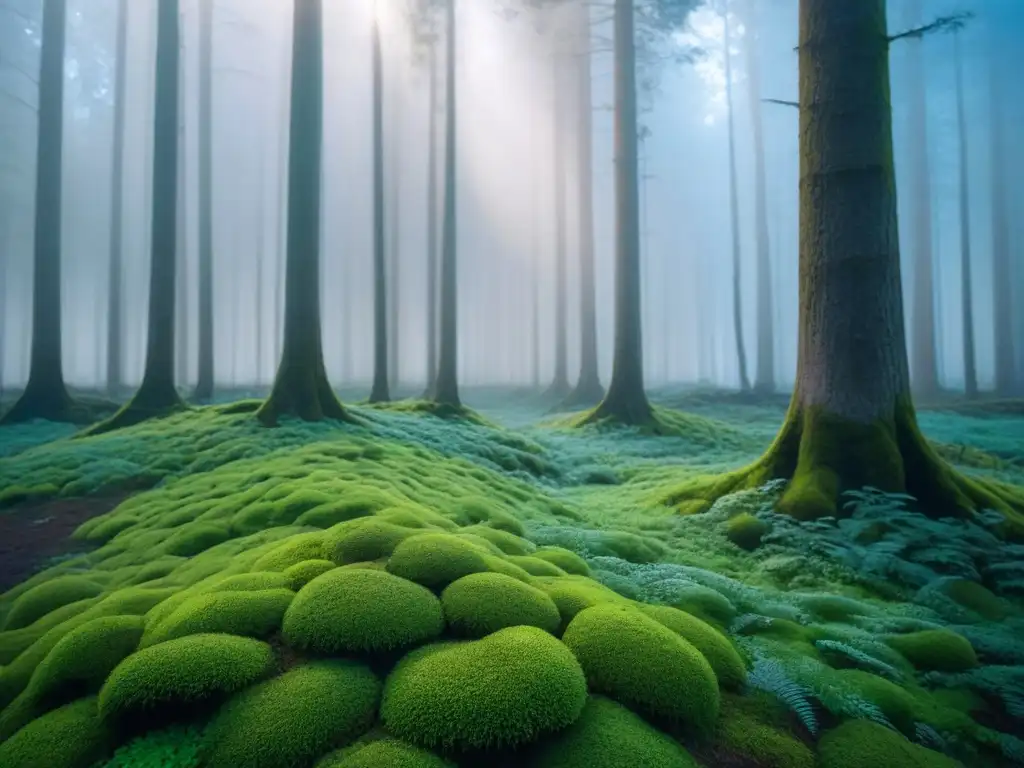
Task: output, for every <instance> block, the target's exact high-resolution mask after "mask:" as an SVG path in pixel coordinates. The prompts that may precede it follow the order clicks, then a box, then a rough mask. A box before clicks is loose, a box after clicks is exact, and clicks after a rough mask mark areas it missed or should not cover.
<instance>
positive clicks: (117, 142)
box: [106, 0, 128, 396]
mask: <svg viewBox="0 0 1024 768" xmlns="http://www.w3.org/2000/svg"><path fill="white" fill-rule="evenodd" d="M127 64H128V0H120V2H119V3H118V9H117V64H116V65H115V75H114V142H113V147H112V149H111V158H112V162H111V169H110V177H111V181H110V189H111V195H110V265H109V270H108V273H107V382H106V388H107V392H108V393H110V394H111V395H115V396H116V395H117V393H118V392H120V391H121V386H122V367H123V364H122V361H121V350H122V345H123V343H124V332H123V329H122V327H121V325H122V323H121V320H122V314H123V313H122V307H123V303H124V302H123V301H122V295H121V278H122V273H123V271H124V266H123V264H124V255H123V252H122V249H123V247H124V246H123V243H124V225H123V216H124V137H125V126H126V121H125V92H126V87H125V84H126V82H127V71H128V68H127Z"/></svg>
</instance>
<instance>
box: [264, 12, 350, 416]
mask: <svg viewBox="0 0 1024 768" xmlns="http://www.w3.org/2000/svg"><path fill="white" fill-rule="evenodd" d="M321 2H322V0H295V5H294V8H295V11H294V13H295V16H294V19H295V22H294V27H293V32H292V40H293V44H292V77H291V129H290V131H289V153H288V160H289V162H288V256H287V264H286V277H285V306H284V313H285V317H284V347H283V349H282V351H281V361H280V365H279V366H278V369H277V377H276V379H275V380H274V388H273V390H272V391H271V393H270V397H268V398H267V400H266V401H265V402H264V403H263V405H262V406H261V407H260V409H259V411H258V412H257V417H258V418H259V419H260V421H262V422H263V423H264V424H266V425H268V426H269V425H273V424H276V423H277V420H278V418H279V417H280V416H281V415H283V414H293V415H296V416H298V417H299V418H301V419H304V420H306V421H316V420H319V419H322V418H325V417H326V418H334V419H351V417H350V416H349V415H348V414H347V412H346V411H345V409H344V408H343V407H342V405H341V403H340V402H339V401H338V398H337V396H336V395H335V394H334V391H333V390H332V389H331V386H330V383H329V382H328V381H327V372H326V369H325V368H324V355H323V344H322V341H321V326H320V285H319V283H320V266H319V265H320V178H321V173H320V169H321V150H322V142H323V8H322V5H321Z"/></svg>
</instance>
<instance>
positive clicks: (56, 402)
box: [0, 381, 92, 426]
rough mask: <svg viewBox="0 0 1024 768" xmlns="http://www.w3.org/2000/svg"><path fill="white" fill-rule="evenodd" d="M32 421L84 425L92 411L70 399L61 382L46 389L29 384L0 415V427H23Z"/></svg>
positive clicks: (90, 419)
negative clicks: (13, 425)
mask: <svg viewBox="0 0 1024 768" xmlns="http://www.w3.org/2000/svg"><path fill="white" fill-rule="evenodd" d="M33 419H45V420H46V421H57V422H63V423H69V424H88V423H89V422H91V421H92V412H91V411H90V410H89V409H88V408H87V407H85V406H84V405H82V404H81V403H79V402H77V401H75V400H73V399H72V398H71V395H69V394H68V391H67V389H66V388H65V387H64V384H63V382H60V381H57V382H56V383H55V384H53V385H49V386H47V385H41V384H39V385H35V384H33V383H32V382H31V381H30V382H29V383H28V385H27V386H26V387H25V391H24V392H23V393H22V395H21V397H19V398H18V399H17V400H16V401H15V403H14V405H12V406H11V407H10V408H9V409H8V410H7V412H6V413H4V414H2V415H0V426H8V425H11V424H23V423H25V422H26V421H32V420H33Z"/></svg>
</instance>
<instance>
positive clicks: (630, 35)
mask: <svg viewBox="0 0 1024 768" xmlns="http://www.w3.org/2000/svg"><path fill="white" fill-rule="evenodd" d="M634 34H635V24H634V9H633V0H615V20H614V35H615V59H614V75H613V77H614V83H615V86H614V89H615V111H614V124H615V347H614V352H613V357H612V378H611V382H610V383H609V385H608V392H607V394H606V395H605V397H604V400H602V401H601V404H600V405H598V407H597V408H596V409H595V410H594V411H593V412H592V413H591V415H590V417H589V418H588V419H587V421H600V420H604V419H610V420H613V421H618V422H621V423H624V424H635V425H643V424H648V423H650V422H651V421H652V420H653V419H654V413H653V411H652V409H651V404H650V402H649V401H648V400H647V394H646V392H644V361H643V337H642V328H641V326H642V323H641V319H640V318H641V306H640V304H641V301H640V190H639V178H638V176H639V174H638V172H637V156H638V144H639V140H638V135H637V134H638V131H637V96H636V41H635V39H634Z"/></svg>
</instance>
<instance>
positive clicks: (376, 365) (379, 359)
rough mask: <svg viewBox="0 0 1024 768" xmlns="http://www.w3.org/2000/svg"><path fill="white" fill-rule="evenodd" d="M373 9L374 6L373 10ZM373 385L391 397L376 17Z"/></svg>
mask: <svg viewBox="0 0 1024 768" xmlns="http://www.w3.org/2000/svg"><path fill="white" fill-rule="evenodd" d="M375 10H376V9H375ZM372 56H373V387H372V389H371V390H370V402H371V403H386V402H388V401H389V400H390V399H391V393H390V390H389V381H390V377H389V376H388V309H387V302H388V282H387V254H386V248H387V243H386V238H385V233H384V221H385V217H386V212H385V210H384V73H383V69H384V65H383V61H382V59H383V57H382V54H381V42H380V19H379V18H378V17H377V14H376V13H375V14H374V19H373V45H372Z"/></svg>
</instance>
